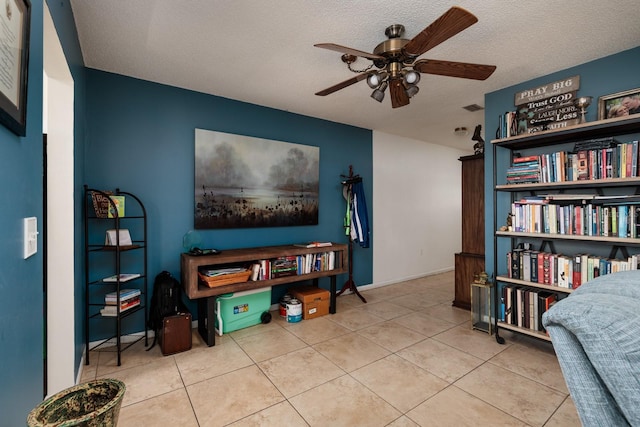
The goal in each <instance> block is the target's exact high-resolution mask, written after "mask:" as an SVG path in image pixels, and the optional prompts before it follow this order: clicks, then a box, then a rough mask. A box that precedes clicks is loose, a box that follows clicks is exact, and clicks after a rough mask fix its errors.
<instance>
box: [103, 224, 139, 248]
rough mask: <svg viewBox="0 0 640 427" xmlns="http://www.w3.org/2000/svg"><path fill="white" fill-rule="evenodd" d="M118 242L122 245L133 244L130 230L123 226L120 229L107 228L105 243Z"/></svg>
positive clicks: (111, 244) (113, 244)
mask: <svg viewBox="0 0 640 427" xmlns="http://www.w3.org/2000/svg"><path fill="white" fill-rule="evenodd" d="M118 243H119V244H120V246H131V245H132V244H133V242H132V241H131V234H129V230H127V229H126V228H121V229H120V230H113V229H112V230H107V234H106V236H105V239H104V245H105V246H116V245H117V244H118Z"/></svg>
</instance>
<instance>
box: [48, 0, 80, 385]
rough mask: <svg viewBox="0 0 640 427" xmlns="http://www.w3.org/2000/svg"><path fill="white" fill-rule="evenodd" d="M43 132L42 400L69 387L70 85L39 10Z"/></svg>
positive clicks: (71, 379) (52, 35)
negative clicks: (44, 343) (44, 337)
mask: <svg viewBox="0 0 640 427" xmlns="http://www.w3.org/2000/svg"><path fill="white" fill-rule="evenodd" d="M44 69H45V74H44V79H45V82H44V89H45V90H46V93H45V94H43V99H44V105H43V114H44V123H45V128H44V129H43V132H47V203H48V206H47V239H48V251H47V277H48V284H47V286H48V287H47V396H51V395H52V394H54V393H57V392H58V391H60V390H62V389H64V388H67V387H70V386H72V385H74V384H75V380H76V378H75V375H74V373H75V353H74V349H75V337H74V331H75V327H74V320H75V315H74V304H73V301H75V295H74V282H73V280H74V270H75V268H74V262H75V261H74V259H75V257H74V231H73V230H74V229H75V226H74V221H75V219H74V215H73V211H74V210H73V206H74V199H73V188H74V177H73V171H74V168H73V79H72V77H71V72H70V71H69V67H68V66H67V63H66V60H65V57H64V54H63V53H62V47H61V46H60V41H59V40H58V36H57V33H56V32H55V28H54V26H53V20H52V19H51V15H50V13H49V9H48V8H47V7H46V5H45V8H44Z"/></svg>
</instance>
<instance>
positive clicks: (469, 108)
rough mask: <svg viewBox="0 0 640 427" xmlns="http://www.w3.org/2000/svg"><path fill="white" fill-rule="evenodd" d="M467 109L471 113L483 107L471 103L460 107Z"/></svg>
mask: <svg viewBox="0 0 640 427" xmlns="http://www.w3.org/2000/svg"><path fill="white" fill-rule="evenodd" d="M462 108H464V109H465V110H467V111H471V112H472V113H473V112H474V111H480V110H484V107H481V106H479V105H478V104H471V105H467V106H466V107H462Z"/></svg>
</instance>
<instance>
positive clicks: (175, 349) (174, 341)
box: [158, 313, 191, 356]
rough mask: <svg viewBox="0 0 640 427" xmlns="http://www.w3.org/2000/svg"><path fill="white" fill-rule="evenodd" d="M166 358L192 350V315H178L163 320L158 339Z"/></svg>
mask: <svg viewBox="0 0 640 427" xmlns="http://www.w3.org/2000/svg"><path fill="white" fill-rule="evenodd" d="M158 342H159V343H160V350H161V351H162V354H163V355H164V356H168V355H170V354H175V353H180V352H182V351H187V350H190V349H191V313H178V314H174V315H173V316H167V317H165V318H164V319H162V329H161V330H160V336H159V337H158Z"/></svg>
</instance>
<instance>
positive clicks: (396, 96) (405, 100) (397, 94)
mask: <svg viewBox="0 0 640 427" xmlns="http://www.w3.org/2000/svg"><path fill="white" fill-rule="evenodd" d="M389 92H390V93H389V94H390V95H391V106H392V107H393V108H398V107H404V106H405V105H408V104H409V95H407V91H406V90H405V89H404V85H403V84H402V79H393V80H391V82H390V83H389Z"/></svg>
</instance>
